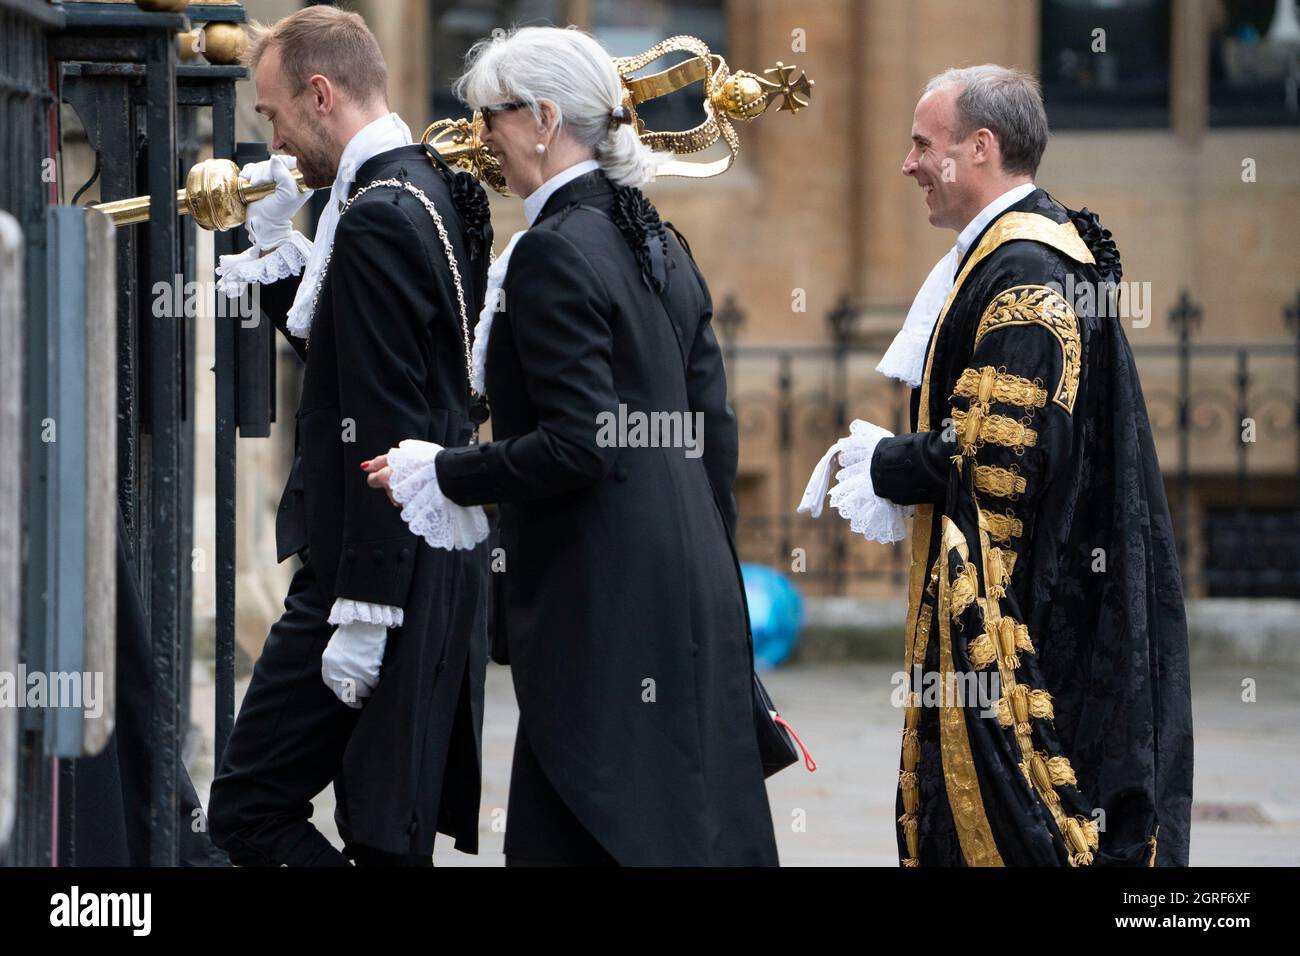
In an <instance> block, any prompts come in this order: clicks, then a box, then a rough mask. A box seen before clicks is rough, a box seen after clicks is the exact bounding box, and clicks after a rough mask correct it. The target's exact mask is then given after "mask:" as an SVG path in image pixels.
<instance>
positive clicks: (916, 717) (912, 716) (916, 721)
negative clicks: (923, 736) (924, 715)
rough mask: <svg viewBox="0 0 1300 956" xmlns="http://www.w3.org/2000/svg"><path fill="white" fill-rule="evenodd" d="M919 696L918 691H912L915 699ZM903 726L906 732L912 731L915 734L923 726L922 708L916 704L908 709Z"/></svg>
mask: <svg viewBox="0 0 1300 956" xmlns="http://www.w3.org/2000/svg"><path fill="white" fill-rule="evenodd" d="M917 696H918V695H917V693H916V691H912V697H913V698H915V697H917ZM903 726H904V728H905V729H906V730H911V731H913V732H915V731H916V729H917V728H918V727H920V726H921V708H920V706H918V705H916V704H912V705H910V706H909V707H908V708H907V711H906V713H905V714H904V716H903Z"/></svg>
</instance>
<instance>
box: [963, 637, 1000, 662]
mask: <svg viewBox="0 0 1300 956" xmlns="http://www.w3.org/2000/svg"><path fill="white" fill-rule="evenodd" d="M966 650H967V652H968V653H969V654H970V662H971V664H972V665H974V667H975V669H976V670H983V669H984V668H986V667H988V666H989V665H990V664H992V663H994V662H995V661H996V660H997V659H998V656H997V653H996V652H995V651H994V650H993V640H992V639H991V638H990V637H989V633H988V631H985V632H984V633H983V634H981V635H980V636H979V637H977V638H975V640H973V641H971V642H970V644H969V645H968V647H967V648H966Z"/></svg>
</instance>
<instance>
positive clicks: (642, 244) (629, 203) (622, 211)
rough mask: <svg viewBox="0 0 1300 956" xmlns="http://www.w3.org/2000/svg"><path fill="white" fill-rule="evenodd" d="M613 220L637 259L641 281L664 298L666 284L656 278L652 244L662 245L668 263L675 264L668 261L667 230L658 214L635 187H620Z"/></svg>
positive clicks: (616, 194) (615, 194)
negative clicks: (662, 294) (651, 249)
mask: <svg viewBox="0 0 1300 956" xmlns="http://www.w3.org/2000/svg"><path fill="white" fill-rule="evenodd" d="M612 218H613V220H614V224H615V225H616V226H618V230H619V232H621V233H622V234H623V239H624V240H625V241H626V242H627V244H628V248H630V249H631V250H632V254H633V255H635V256H636V261H637V265H639V266H640V269H641V281H642V282H644V283H645V284H646V286H647V287H648V288H649V289H650V290H651V291H652V292H654V294H655V295H659V294H661V293H662V292H663V290H664V280H663V279H662V278H661V277H660V276H658V275H656V274H655V269H654V258H653V256H652V255H651V251H650V243H651V242H658V243H659V246H660V248H661V249H662V250H663V261H664V262H665V263H670V262H671V261H672V260H671V259H669V258H668V230H667V229H666V228H665V227H664V224H663V221H662V220H660V218H659V210H657V209H655V207H654V205H653V204H652V203H651V202H650V200H648V199H646V198H645V194H644V193H642V192H641V190H639V189H637V188H636V187H635V186H620V187H619V188H618V189H616V190H615V191H614V207H613V210H612Z"/></svg>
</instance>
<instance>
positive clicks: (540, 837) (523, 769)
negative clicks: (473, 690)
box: [505, 721, 618, 866]
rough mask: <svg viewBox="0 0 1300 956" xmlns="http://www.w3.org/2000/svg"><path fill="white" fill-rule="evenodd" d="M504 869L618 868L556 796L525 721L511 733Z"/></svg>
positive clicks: (559, 797)
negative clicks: (506, 867)
mask: <svg viewBox="0 0 1300 956" xmlns="http://www.w3.org/2000/svg"><path fill="white" fill-rule="evenodd" d="M505 842H506V845H505V851H506V866H617V865H618V864H617V862H616V861H615V860H614V858H613V857H612V856H610V855H609V853H608V852H607V851H606V850H605V848H604V847H603V846H601V845H600V842H599V841H598V840H597V839H596V838H595V837H594V836H592V835H591V831H589V830H588V829H587V828H586V827H585V826H583V824H582V821H581V820H579V819H578V818H577V816H576V815H575V814H574V813H573V811H572V810H570V809H569V807H568V804H566V803H565V802H564V798H563V797H561V796H560V794H559V793H558V792H556V790H555V787H554V786H552V784H551V782H550V780H549V778H547V776H546V771H545V770H543V769H542V765H541V764H540V763H539V762H538V760H537V756H536V754H534V753H533V748H532V745H531V744H529V742H528V735H527V734H526V733H525V732H524V725H523V721H520V723H519V729H518V730H517V731H516V732H515V756H514V762H513V764H512V765H511V768H510V802H509V806H508V809H507V812H506V841H505Z"/></svg>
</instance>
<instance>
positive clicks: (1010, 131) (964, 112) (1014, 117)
mask: <svg viewBox="0 0 1300 956" xmlns="http://www.w3.org/2000/svg"><path fill="white" fill-rule="evenodd" d="M948 86H961V87H962V88H963V89H962V91H961V93H959V94H958V96H957V125H958V128H957V129H956V130H954V131H953V133H954V134H955V135H956V136H957V138H958V139H965V138H966V137H967V136H969V135H970V134H971V133H973V132H974V131H975V130H977V129H981V128H987V129H989V130H991V131H992V132H993V135H994V136H996V137H997V138H998V146H999V147H1000V148H1001V150H1002V168H1003V170H1005V171H1006V172H1008V173H1026V174H1028V175H1030V176H1033V175H1034V174H1035V173H1037V172H1038V163H1039V161H1040V160H1041V159H1042V158H1043V151H1044V150H1045V149H1047V111H1046V110H1045V109H1044V108H1043V93H1042V89H1041V88H1040V87H1039V85H1038V79H1037V78H1036V77H1034V76H1033V74H1031V73H1025V72H1023V71H1021V70H1015V69H1012V68H1010V67H1006V66H998V65H997V64H995V63H985V64H983V65H982V66H968V67H962V68H953V69H950V70H944V71H943V72H942V73H940V74H939V75H938V76H935V77H932V78H931V79H930V81H929V82H928V83H926V84H925V89H924V90H922V91H921V93H922V95H923V96H924V95H925V94H926V93H930V92H933V91H934V90H937V89H941V88H944V87H948Z"/></svg>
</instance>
